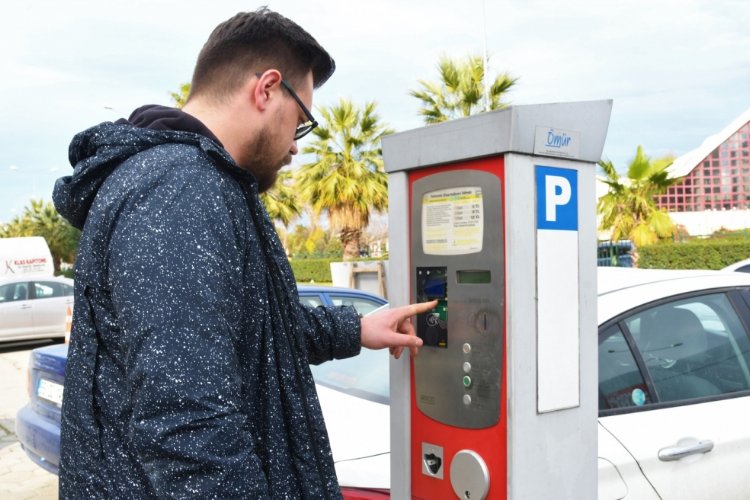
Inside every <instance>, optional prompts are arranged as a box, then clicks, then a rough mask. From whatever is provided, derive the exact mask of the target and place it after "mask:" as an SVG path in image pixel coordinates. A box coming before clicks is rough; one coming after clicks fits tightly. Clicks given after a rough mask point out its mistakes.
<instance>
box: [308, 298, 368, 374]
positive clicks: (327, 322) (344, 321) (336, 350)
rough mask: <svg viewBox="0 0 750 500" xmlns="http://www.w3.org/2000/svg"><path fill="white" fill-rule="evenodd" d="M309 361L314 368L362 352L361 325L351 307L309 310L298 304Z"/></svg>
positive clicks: (322, 307) (319, 307) (323, 307)
mask: <svg viewBox="0 0 750 500" xmlns="http://www.w3.org/2000/svg"><path fill="white" fill-rule="evenodd" d="M300 308H301V310H302V312H301V314H300V317H301V321H302V328H303V331H304V333H305V339H306V341H307V355H308V361H309V362H310V363H312V364H314V365H317V364H320V363H322V362H324V361H330V360H332V359H343V358H349V357H352V356H356V355H357V354H359V352H360V350H361V347H362V346H361V330H360V326H361V321H360V316H359V314H358V313H357V311H356V310H355V309H354V308H353V307H351V306H337V307H325V306H318V307H308V306H306V305H303V304H300Z"/></svg>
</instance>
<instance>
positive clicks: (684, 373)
mask: <svg viewBox="0 0 750 500" xmlns="http://www.w3.org/2000/svg"><path fill="white" fill-rule="evenodd" d="M598 275H599V276H598V288H599V289H598V323H599V426H598V440H599V462H598V467H599V500H615V499H634V500H650V499H654V500H656V499H661V500H705V499H717V500H718V499H722V500H724V499H728V500H729V499H738V500H739V499H747V498H750V474H748V472H747V471H748V470H750V425H748V416H749V415H750V336H749V334H748V332H749V331H750V326H749V325H750V275H748V274H745V273H723V272H719V271H659V270H640V269H627V268H599V272H598ZM313 374H314V375H315V378H316V382H317V384H318V391H319V395H320V400H321V404H322V406H323V413H324V416H325V418H326V423H327V427H328V431H329V434H330V438H331V445H332V449H333V455H334V460H335V462H336V470H337V473H338V476H339V481H340V483H341V485H342V487H343V493H344V497H345V498H372V499H376V498H387V491H388V489H389V487H390V477H389V474H390V471H389V458H390V457H389V451H390V450H389V415H388V351H387V350H384V351H368V352H366V353H365V354H364V355H363V356H360V357H355V358H351V359H349V360H343V361H334V362H330V363H324V364H323V365H321V366H319V367H314V368H313Z"/></svg>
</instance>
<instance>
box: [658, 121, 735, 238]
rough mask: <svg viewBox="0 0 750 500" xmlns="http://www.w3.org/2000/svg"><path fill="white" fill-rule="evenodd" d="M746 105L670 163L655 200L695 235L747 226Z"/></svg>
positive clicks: (678, 222)
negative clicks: (666, 183) (669, 180)
mask: <svg viewBox="0 0 750 500" xmlns="http://www.w3.org/2000/svg"><path fill="white" fill-rule="evenodd" d="M749 143H750V109H748V110H747V111H745V112H744V113H742V114H741V115H740V116H738V117H737V118H736V119H735V120H734V121H732V123H730V124H729V125H728V126H727V127H725V128H724V129H723V130H722V131H721V132H719V133H717V134H714V135H712V136H710V137H708V138H706V140H705V141H703V144H701V145H700V146H699V147H698V148H696V149H694V150H692V151H690V152H688V153H686V154H684V155H682V156H680V157H679V158H677V159H676V160H675V161H674V163H673V164H672V165H671V166H670V167H669V169H668V171H669V174H670V176H671V177H678V178H681V180H680V181H679V182H677V183H676V184H674V185H672V186H670V187H669V189H668V191H667V192H666V193H665V194H664V195H662V196H659V197H658V199H657V205H658V206H659V207H660V208H664V209H666V210H667V211H668V212H669V215H670V216H671V217H672V220H674V222H675V223H676V224H678V225H682V226H684V227H685V229H686V230H687V231H688V233H690V234H691V235H693V236H697V235H708V234H711V233H713V232H715V231H717V230H719V229H722V228H723V229H730V230H734V229H744V228H748V227H750V144H749Z"/></svg>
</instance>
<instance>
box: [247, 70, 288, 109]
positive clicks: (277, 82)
mask: <svg viewBox="0 0 750 500" xmlns="http://www.w3.org/2000/svg"><path fill="white" fill-rule="evenodd" d="M250 85H251V95H252V100H253V103H254V105H255V107H256V108H257V109H258V111H265V110H266V108H267V107H268V106H269V104H270V102H271V100H272V99H273V98H274V97H275V95H276V93H277V91H278V90H279V87H281V73H280V72H279V71H278V70H275V69H269V70H266V71H265V72H263V73H261V74H260V76H256V78H253V79H251V80H250Z"/></svg>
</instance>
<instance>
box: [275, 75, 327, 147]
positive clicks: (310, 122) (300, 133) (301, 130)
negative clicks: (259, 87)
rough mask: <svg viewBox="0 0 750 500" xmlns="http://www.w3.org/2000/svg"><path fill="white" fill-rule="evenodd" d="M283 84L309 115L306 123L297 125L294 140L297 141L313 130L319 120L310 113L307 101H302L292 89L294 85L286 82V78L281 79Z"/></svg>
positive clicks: (306, 114)
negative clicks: (306, 104)
mask: <svg viewBox="0 0 750 500" xmlns="http://www.w3.org/2000/svg"><path fill="white" fill-rule="evenodd" d="M281 86H282V87H284V88H285V89H286V90H287V92H289V95H291V96H292V98H293V99H294V100H295V101H297V104H299V107H300V108H302V111H303V112H304V113H305V116H306V117H307V121H306V122H305V123H300V124H299V125H297V131H296V132H295V133H294V140H295V141H297V140H299V139H302V138H303V137H304V136H306V135H307V134H309V133H310V132H312V130H313V129H314V128H315V127H317V126H318V122H317V121H316V120H315V118H314V117H313V115H312V113H310V110H309V109H307V106H305V103H303V102H302V99H300V98H299V96H298V95H297V93H296V92H295V91H294V90H293V89H292V87H290V86H289V84H288V83H286V82H285V81H284V80H281Z"/></svg>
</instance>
